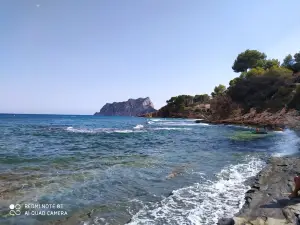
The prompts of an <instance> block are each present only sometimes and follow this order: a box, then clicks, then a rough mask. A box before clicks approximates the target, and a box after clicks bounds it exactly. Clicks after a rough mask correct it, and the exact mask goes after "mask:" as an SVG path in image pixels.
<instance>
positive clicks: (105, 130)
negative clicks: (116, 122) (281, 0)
mask: <svg viewBox="0 0 300 225" xmlns="http://www.w3.org/2000/svg"><path fill="white" fill-rule="evenodd" d="M66 130H67V131H69V132H73V133H87V134H95V133H108V134H110V133H133V132H135V131H134V130H128V129H124V130H120V129H109V128H97V129H87V128H73V127H68V128H67V129H66Z"/></svg>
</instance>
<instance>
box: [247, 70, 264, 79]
mask: <svg viewBox="0 0 300 225" xmlns="http://www.w3.org/2000/svg"><path fill="white" fill-rule="evenodd" d="M265 72H266V71H265V70H264V69H263V68H261V67H256V68H253V69H251V70H249V71H248V72H247V74H246V78H249V77H254V76H261V75H263V74H264V73H265Z"/></svg>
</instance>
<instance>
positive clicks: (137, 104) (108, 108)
mask: <svg viewBox="0 0 300 225" xmlns="http://www.w3.org/2000/svg"><path fill="white" fill-rule="evenodd" d="M152 112H156V109H154V105H153V103H152V102H151V100H150V98H149V97H147V98H138V99H128V101H124V102H114V103H106V104H105V105H104V106H103V107H102V108H101V110H100V112H96V113H95V114H94V115H95V116H138V115H142V114H146V113H152Z"/></svg>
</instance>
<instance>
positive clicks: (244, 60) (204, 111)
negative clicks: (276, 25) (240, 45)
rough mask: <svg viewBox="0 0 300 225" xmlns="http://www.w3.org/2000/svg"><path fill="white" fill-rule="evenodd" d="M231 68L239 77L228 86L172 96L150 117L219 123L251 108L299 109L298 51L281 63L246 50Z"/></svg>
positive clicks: (274, 110) (260, 110)
mask: <svg viewBox="0 0 300 225" xmlns="http://www.w3.org/2000/svg"><path fill="white" fill-rule="evenodd" d="M232 69H233V71H234V72H236V73H237V74H238V76H237V77H236V78H234V79H232V80H230V81H229V85H228V86H227V87H226V86H225V85H223V84H219V85H217V86H216V87H215V88H214V90H213V92H212V93H211V94H210V95H208V94H201V95H196V96H191V95H179V96H174V97H171V98H170V99H169V100H167V101H166V103H167V104H166V105H165V106H164V107H162V108H161V109H160V110H159V111H158V112H157V113H154V114H153V115H152V116H159V117H189V116H193V117H196V118H203V117H204V118H207V117H210V118H211V119H212V120H220V119H225V118H228V117H233V116H238V115H243V114H246V113H248V112H250V110H251V109H255V110H256V111H257V112H263V111H268V112H277V111H278V110H282V109H283V108H284V109H287V110H289V109H296V110H300V86H298V83H300V52H298V53H296V54H294V55H293V56H292V55H287V56H286V57H285V58H284V59H283V62H282V63H281V62H280V61H279V60H278V59H273V58H268V57H267V55H266V54H265V53H263V52H260V51H257V50H250V49H248V50H246V51H244V52H242V53H240V54H239V55H238V56H237V58H236V59H235V60H234V62H233V65H232Z"/></svg>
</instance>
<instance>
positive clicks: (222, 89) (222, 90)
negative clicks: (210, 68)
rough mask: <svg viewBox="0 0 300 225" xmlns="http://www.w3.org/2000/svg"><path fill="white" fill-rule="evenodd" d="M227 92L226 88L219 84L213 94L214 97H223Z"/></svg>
mask: <svg viewBox="0 0 300 225" xmlns="http://www.w3.org/2000/svg"><path fill="white" fill-rule="evenodd" d="M225 91H226V87H225V86H224V85H222V84H219V85H218V86H216V87H215V88H214V91H213V92H212V93H211V96H212V97H215V96H218V95H222V94H224V93H225Z"/></svg>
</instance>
